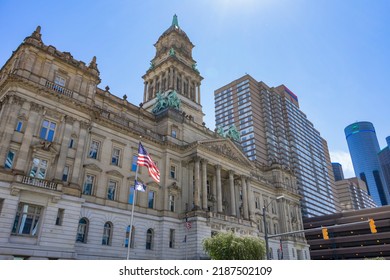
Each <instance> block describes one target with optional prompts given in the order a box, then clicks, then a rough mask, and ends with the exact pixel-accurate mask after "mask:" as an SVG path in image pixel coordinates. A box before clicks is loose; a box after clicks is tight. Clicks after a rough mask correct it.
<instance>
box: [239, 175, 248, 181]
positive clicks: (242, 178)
mask: <svg viewBox="0 0 390 280" xmlns="http://www.w3.org/2000/svg"><path fill="white" fill-rule="evenodd" d="M240 178H241V180H247V179H248V176H246V175H240Z"/></svg>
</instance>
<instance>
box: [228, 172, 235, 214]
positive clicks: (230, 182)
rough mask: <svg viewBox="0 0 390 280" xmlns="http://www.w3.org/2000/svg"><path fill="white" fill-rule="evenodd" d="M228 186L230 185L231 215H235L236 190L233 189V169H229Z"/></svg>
mask: <svg viewBox="0 0 390 280" xmlns="http://www.w3.org/2000/svg"><path fill="white" fill-rule="evenodd" d="M229 187H230V210H231V213H230V214H231V215H232V216H236V214H237V213H236V192H235V191H234V171H233V170H230V171H229Z"/></svg>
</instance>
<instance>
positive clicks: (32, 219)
mask: <svg viewBox="0 0 390 280" xmlns="http://www.w3.org/2000/svg"><path fill="white" fill-rule="evenodd" d="M41 213H42V207H41V206H37V205H32V204H27V203H23V202H20V203H19V206H18V210H17V212H16V216H15V220H14V225H13V227H12V233H13V234H16V235H31V236H36V235H37V233H38V226H39V217H40V215H41Z"/></svg>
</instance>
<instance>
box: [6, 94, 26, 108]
mask: <svg viewBox="0 0 390 280" xmlns="http://www.w3.org/2000/svg"><path fill="white" fill-rule="evenodd" d="M25 101H26V99H24V98H21V97H19V96H17V95H13V96H12V98H11V100H10V103H11V104H16V105H19V106H23V103H24V102H25Z"/></svg>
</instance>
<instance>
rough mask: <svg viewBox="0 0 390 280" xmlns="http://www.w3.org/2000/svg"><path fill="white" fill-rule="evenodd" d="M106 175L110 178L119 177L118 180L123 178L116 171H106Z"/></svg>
mask: <svg viewBox="0 0 390 280" xmlns="http://www.w3.org/2000/svg"><path fill="white" fill-rule="evenodd" d="M106 173H107V174H108V175H111V176H116V177H120V178H123V177H124V176H123V175H122V173H120V172H119V171H118V170H109V171H106Z"/></svg>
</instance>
